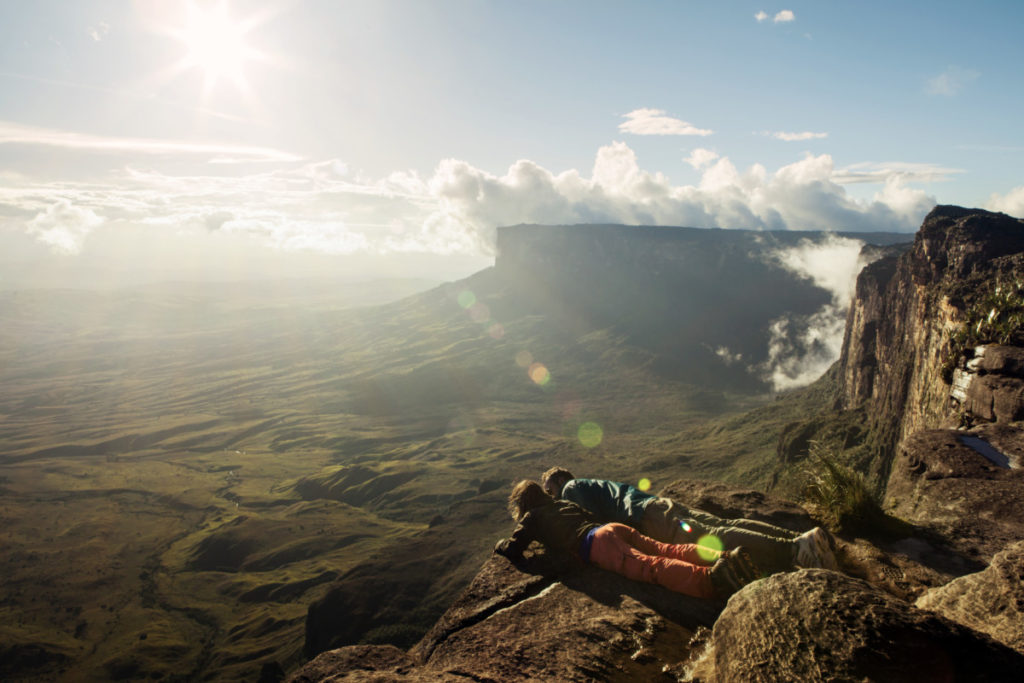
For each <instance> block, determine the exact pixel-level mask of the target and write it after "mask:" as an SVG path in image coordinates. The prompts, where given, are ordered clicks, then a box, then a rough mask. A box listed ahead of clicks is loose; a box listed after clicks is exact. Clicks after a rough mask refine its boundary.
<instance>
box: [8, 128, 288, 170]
mask: <svg viewBox="0 0 1024 683" xmlns="http://www.w3.org/2000/svg"><path fill="white" fill-rule="evenodd" d="M5 144H7V145H10V144H17V145H42V146H46V147H61V148H64V149H75V150H86V151H94V152H127V153H133V154H151V155H160V156H206V157H208V158H209V161H211V162H213V163H238V162H241V161H245V162H287V161H301V159H302V158H301V157H299V156H296V155H294V154H290V153H288V152H282V151H280V150H276V149H271V148H269V147H254V146H246V145H225V144H210V143H195V142H179V141H172V140H153V139H146V138H116V137H104V136H99V135H89V134H85V133H74V132H68V131H60V130H52V129H48V128H36V127H33V126H23V125H21V124H18V123H12V122H10V121H0V145H5Z"/></svg>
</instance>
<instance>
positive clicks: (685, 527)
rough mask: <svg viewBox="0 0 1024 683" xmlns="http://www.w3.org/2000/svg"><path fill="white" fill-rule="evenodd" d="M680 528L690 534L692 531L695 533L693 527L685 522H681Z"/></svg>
mask: <svg viewBox="0 0 1024 683" xmlns="http://www.w3.org/2000/svg"><path fill="white" fill-rule="evenodd" d="M679 527H680V528H681V529H682V530H683V531H685V532H686V533H690V532H691V531H693V527H692V526H690V525H689V524H687V523H686V522H684V521H683V520H679Z"/></svg>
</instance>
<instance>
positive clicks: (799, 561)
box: [793, 526, 838, 569]
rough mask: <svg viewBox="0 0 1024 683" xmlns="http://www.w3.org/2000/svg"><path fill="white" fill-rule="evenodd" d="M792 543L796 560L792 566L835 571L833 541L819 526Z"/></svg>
mask: <svg viewBox="0 0 1024 683" xmlns="http://www.w3.org/2000/svg"><path fill="white" fill-rule="evenodd" d="M793 542H794V543H796V559H795V560H794V562H793V564H795V565H796V566H797V567H802V568H805V569H816V568H821V569H837V568H838V563H837V562H836V556H835V553H834V550H833V549H834V548H835V541H834V540H833V539H832V534H830V533H829V532H828V531H826V530H825V529H822V528H821V527H820V526H816V527H814V528H813V529H811V530H810V531H808V532H806V533H803V534H800V535H799V536H797V537H796V538H795V539H793Z"/></svg>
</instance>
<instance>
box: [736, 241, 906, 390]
mask: <svg viewBox="0 0 1024 683" xmlns="http://www.w3.org/2000/svg"><path fill="white" fill-rule="evenodd" d="M907 238H908V240H909V239H910V236H909V235H908V236H907ZM862 247H863V242H861V241H860V240H855V239H848V238H844V237H839V236H836V235H830V236H828V237H827V238H826V239H824V240H823V241H821V242H812V241H810V240H803V241H802V242H801V243H800V244H799V245H797V246H796V247H793V248H792V249H786V250H780V251H777V252H775V253H774V254H772V255H771V256H770V257H769V258H771V259H772V260H774V261H775V262H776V263H778V264H779V265H781V266H783V267H784V268H786V269H787V270H790V271H792V272H793V273H795V274H797V275H799V276H800V277H803V278H807V279H809V280H811V281H812V282H813V283H814V284H815V285H817V286H818V287H821V288H822V289H824V290H826V291H827V292H829V294H831V297H832V298H831V300H830V301H829V302H828V303H827V304H825V305H824V306H823V307H822V308H821V309H820V310H818V311H816V312H815V313H813V314H812V315H809V316H784V317H782V318H779V319H778V320H776V321H774V322H773V323H772V326H771V328H770V329H769V342H768V360H767V361H766V362H765V363H764V364H763V365H762V366H760V367H756V368H751V370H752V371H754V372H756V373H759V374H760V376H761V377H762V378H764V380H765V381H767V382H770V383H771V385H772V386H773V387H774V388H775V389H776V390H783V389H792V388H795V387H800V386H805V385H807V384H810V383H811V382H813V381H814V380H816V379H818V378H819V377H821V376H822V375H823V374H824V373H825V371H826V370H828V368H829V366H831V365H832V363H834V362H835V361H836V360H838V359H839V355H840V353H841V352H842V348H843V336H844V334H845V331H846V314H847V311H848V310H849V308H850V303H851V302H852V301H853V294H854V290H855V287H856V283H857V274H858V273H860V271H861V270H862V269H863V268H864V266H866V265H867V264H868V263H869V261H868V260H866V259H865V257H864V256H863V255H862V253H861V248H862Z"/></svg>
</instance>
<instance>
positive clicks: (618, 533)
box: [590, 524, 715, 598]
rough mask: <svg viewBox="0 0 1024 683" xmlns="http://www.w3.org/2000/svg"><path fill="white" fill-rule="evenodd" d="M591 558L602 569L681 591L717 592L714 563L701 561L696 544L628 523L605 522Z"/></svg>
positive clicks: (698, 594)
mask: <svg viewBox="0 0 1024 683" xmlns="http://www.w3.org/2000/svg"><path fill="white" fill-rule="evenodd" d="M633 543H636V544H638V545H639V546H640V547H634V545H633ZM645 550H646V551H648V552H645ZM652 553H653V554H652ZM684 558H691V559H690V560H687V559H684ZM590 561H591V562H593V563H594V564H596V565H597V566H599V567H601V568H602V569H607V570H608V571H613V572H616V573H618V574H622V575H623V576H625V577H627V578H630V579H633V580H636V581H645V582H647V583H656V584H658V585H660V586H664V587H665V588H668V589H669V590H672V591H675V592H677V593H683V594H685V595H690V596H693V597H698V598H710V597H713V596H714V595H715V591H714V587H713V586H712V585H711V576H710V567H707V566H704V565H701V564H698V563H697V562H698V561H699V562H703V561H702V560H700V556H699V555H698V554H697V549H696V547H695V546H673V545H670V544H666V543H659V542H658V541H655V540H653V539H650V538H647V537H646V536H643V535H642V534H640V533H639V532H637V531H636V530H635V529H632V528H630V527H628V526H626V525H624V524H605V525H604V526H602V527H600V528H598V529H597V530H596V531H595V532H594V540H593V543H592V545H591V547H590Z"/></svg>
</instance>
